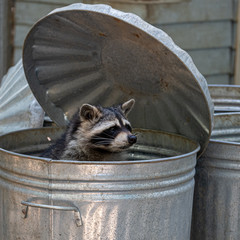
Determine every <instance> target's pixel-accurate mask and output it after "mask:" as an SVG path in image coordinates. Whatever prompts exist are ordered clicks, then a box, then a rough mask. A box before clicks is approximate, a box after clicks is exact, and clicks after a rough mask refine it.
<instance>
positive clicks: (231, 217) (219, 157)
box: [191, 113, 240, 240]
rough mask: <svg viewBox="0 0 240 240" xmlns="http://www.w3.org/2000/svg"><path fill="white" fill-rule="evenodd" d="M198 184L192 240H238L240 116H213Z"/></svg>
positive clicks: (198, 163)
mask: <svg viewBox="0 0 240 240" xmlns="http://www.w3.org/2000/svg"><path fill="white" fill-rule="evenodd" d="M195 181H196V185H195V191H194V192H195V193H194V204H193V206H194V207H193V220H192V233H191V239H192V240H202V239H204V240H210V239H211V240H213V239H217V240H226V239H231V240H239V239H240V215H239V212H240V204H239V199H240V198H239V196H240V113H228V114H226V113H225V114H216V115H214V129H213V132H212V137H211V140H210V142H209V145H208V147H207V150H206V152H205V153H204V154H203V156H202V157H201V158H200V159H198V162H197V167H196V176H195Z"/></svg>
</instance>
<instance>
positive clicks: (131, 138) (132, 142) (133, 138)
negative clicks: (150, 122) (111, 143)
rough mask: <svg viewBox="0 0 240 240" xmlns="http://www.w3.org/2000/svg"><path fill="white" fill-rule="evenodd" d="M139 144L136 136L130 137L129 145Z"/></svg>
mask: <svg viewBox="0 0 240 240" xmlns="http://www.w3.org/2000/svg"><path fill="white" fill-rule="evenodd" d="M136 142H137V137H136V136H135V135H129V136H128V143H130V144H134V143H136Z"/></svg>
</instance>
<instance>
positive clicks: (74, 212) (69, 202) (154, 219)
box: [0, 128, 199, 240]
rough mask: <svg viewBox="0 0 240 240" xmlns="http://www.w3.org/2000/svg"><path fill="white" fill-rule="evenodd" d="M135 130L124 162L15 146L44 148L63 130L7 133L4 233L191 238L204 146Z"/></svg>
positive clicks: (86, 238)
mask: <svg viewBox="0 0 240 240" xmlns="http://www.w3.org/2000/svg"><path fill="white" fill-rule="evenodd" d="M136 132H137V133H138V138H139V143H138V145H137V146H136V148H135V149H132V150H131V152H130V153H129V158H130V159H132V160H131V161H124V162H77V161H75V162H72V161H64V160H62V161H52V160H50V159H42V158H39V157H36V156H35V157H34V156H29V155H22V154H18V153H16V152H21V153H28V154H34V153H35V154H37V153H39V152H40V151H41V150H42V149H43V148H45V147H46V144H48V139H49V136H51V137H52V136H55V137H56V136H58V135H59V129H54V128H53V129H51V128H50V129H48V128H42V129H39V130H26V131H19V132H15V133H9V134H7V135H5V136H2V137H0V145H1V146H2V147H3V148H4V149H1V150H0V158H1V161H0V170H1V171H0V196H1V197H0V204H1V205H0V206H1V208H0V209H1V211H0V221H1V223H2V224H1V228H0V239H8V240H15V239H24V240H32V239H34V240H37V239H42V240H48V239H65V240H67V239H79V240H80V239H81V240H96V239H104V240H113V239H118V240H139V239H142V240H144V239H156V240H157V239H162V240H166V239H169V240H170V239H176V240H186V239H189V237H190V228H191V226H190V223H191V214H192V198H193V188H194V179H193V177H194V173H195V169H194V167H195V164H196V154H197V152H198V150H199V146H198V144H196V143H194V142H193V141H190V140H188V139H187V138H184V137H181V136H177V135H171V134H166V133H161V132H156V131H150V130H136ZM159 146H161V149H160V148H159ZM12 151H16V152H12ZM136 159H141V160H136ZM144 159H145V160H144Z"/></svg>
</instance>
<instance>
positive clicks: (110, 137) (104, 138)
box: [92, 136, 114, 140]
mask: <svg viewBox="0 0 240 240" xmlns="http://www.w3.org/2000/svg"><path fill="white" fill-rule="evenodd" d="M92 139H94V140H95V139H97V140H98V139H103V140H108V139H114V137H112V136H109V138H106V137H97V136H95V137H92Z"/></svg>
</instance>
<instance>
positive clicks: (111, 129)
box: [109, 126, 119, 133]
mask: <svg viewBox="0 0 240 240" xmlns="http://www.w3.org/2000/svg"><path fill="white" fill-rule="evenodd" d="M118 129H119V127H118V126H113V127H111V128H109V131H110V132H111V133H114V132H116V131H117V130H118Z"/></svg>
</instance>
